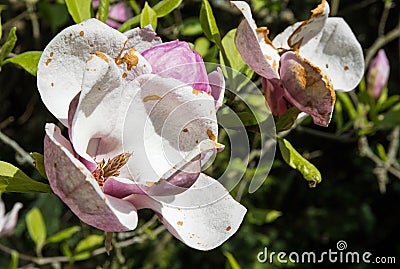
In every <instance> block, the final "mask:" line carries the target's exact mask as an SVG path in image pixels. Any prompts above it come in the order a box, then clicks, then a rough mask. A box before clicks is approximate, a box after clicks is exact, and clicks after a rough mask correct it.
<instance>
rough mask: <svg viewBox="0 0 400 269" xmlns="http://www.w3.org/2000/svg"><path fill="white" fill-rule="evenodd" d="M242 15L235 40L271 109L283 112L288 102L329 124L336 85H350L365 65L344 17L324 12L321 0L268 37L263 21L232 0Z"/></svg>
mask: <svg viewBox="0 0 400 269" xmlns="http://www.w3.org/2000/svg"><path fill="white" fill-rule="evenodd" d="M231 3H232V5H233V6H235V7H237V8H238V9H239V10H240V11H241V12H242V13H243V15H244V20H243V21H242V22H241V23H240V25H239V27H238V29H237V32H236V36H235V44H236V46H237V48H238V50H239V52H240V54H241V56H242V58H243V60H244V61H245V62H246V63H247V64H248V65H249V66H250V67H251V68H252V69H254V71H255V72H256V73H257V74H259V75H260V76H262V77H263V87H264V90H265V95H266V100H267V102H268V104H269V106H270V109H271V111H272V113H273V114H274V115H276V116H281V115H282V114H283V113H285V112H286V110H287V108H288V105H293V106H296V107H297V108H298V109H299V110H301V111H303V112H305V113H307V114H310V115H311V117H312V118H313V121H314V123H316V124H318V125H322V126H327V125H328V124H329V121H330V119H331V116H332V110H333V105H334V103H335V91H334V90H337V91H350V90H352V89H353V88H354V87H355V86H356V85H357V84H358V83H359V82H360V79H361V77H362V75H363V71H364V60H363V54H362V49H361V46H360V44H359V43H358V41H357V39H356V38H355V36H354V34H353V32H352V31H351V29H350V27H349V26H348V25H347V23H346V22H345V21H344V20H343V19H342V18H328V15H329V5H328V3H327V2H326V1H325V0H322V2H321V4H320V5H319V6H318V7H317V8H315V9H314V10H312V11H311V12H312V15H311V18H310V19H308V20H306V21H303V22H298V23H295V24H294V25H292V26H290V27H288V28H286V29H285V31H283V32H282V33H281V34H279V35H278V36H276V37H275V39H274V40H273V41H271V40H270V39H269V37H268V33H269V30H268V28H267V27H257V25H256V24H255V22H254V20H253V18H252V14H251V10H250V7H249V5H248V4H247V3H246V2H243V1H232V2H231Z"/></svg>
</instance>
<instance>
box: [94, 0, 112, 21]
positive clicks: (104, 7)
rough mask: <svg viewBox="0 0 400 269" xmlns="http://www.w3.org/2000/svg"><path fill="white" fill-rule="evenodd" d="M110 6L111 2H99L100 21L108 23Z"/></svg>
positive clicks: (107, 0)
mask: <svg viewBox="0 0 400 269" xmlns="http://www.w3.org/2000/svg"><path fill="white" fill-rule="evenodd" d="M109 6H110V1H109V0H100V2H99V9H98V11H97V12H98V14H99V20H100V21H102V22H104V23H105V22H106V20H107V16H108V7H109Z"/></svg>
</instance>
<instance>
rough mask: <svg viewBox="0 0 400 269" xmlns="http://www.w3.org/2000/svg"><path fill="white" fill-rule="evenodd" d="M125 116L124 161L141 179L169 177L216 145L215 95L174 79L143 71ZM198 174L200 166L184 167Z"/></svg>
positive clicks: (142, 182) (132, 175)
mask: <svg viewBox="0 0 400 269" xmlns="http://www.w3.org/2000/svg"><path fill="white" fill-rule="evenodd" d="M137 81H139V83H140V91H139V92H138V93H137V95H136V96H135V97H134V98H133V100H132V103H131V105H130V107H129V111H128V113H127V117H126V120H125V129H124V135H123V137H124V149H125V152H132V154H133V155H132V157H131V159H130V160H129V162H128V164H127V166H128V168H129V172H130V173H131V177H132V178H133V179H134V180H135V181H137V182H139V183H141V184H146V183H149V184H153V183H155V182H160V181H164V180H166V179H168V178H169V177H170V176H172V175H173V174H174V173H175V172H176V171H177V170H180V169H182V167H184V166H185V165H186V164H187V163H189V162H193V160H194V159H195V158H196V157H197V156H198V155H199V154H201V153H202V152H205V151H209V150H214V149H215V148H220V147H221V145H220V144H218V143H217V135H218V125H217V120H216V112H215V104H214V102H215V101H214V98H213V97H212V96H210V95H209V94H207V93H205V92H204V91H197V90H194V89H193V88H192V87H190V86H188V85H186V84H183V83H182V82H181V81H178V80H176V79H173V78H165V77H161V76H158V75H142V76H140V77H139V78H138V79H137ZM186 172H193V173H198V171H186Z"/></svg>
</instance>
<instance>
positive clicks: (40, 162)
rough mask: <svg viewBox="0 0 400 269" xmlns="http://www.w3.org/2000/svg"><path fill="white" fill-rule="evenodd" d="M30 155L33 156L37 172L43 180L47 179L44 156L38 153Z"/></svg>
mask: <svg viewBox="0 0 400 269" xmlns="http://www.w3.org/2000/svg"><path fill="white" fill-rule="evenodd" d="M29 155H31V157H32V158H33V159H34V160H35V162H34V163H33V164H34V165H35V168H36V170H37V171H38V172H39V174H40V175H41V176H42V177H43V178H45V179H47V175H46V170H45V168H44V157H43V155H42V154H40V153H37V152H31V153H30V154H29Z"/></svg>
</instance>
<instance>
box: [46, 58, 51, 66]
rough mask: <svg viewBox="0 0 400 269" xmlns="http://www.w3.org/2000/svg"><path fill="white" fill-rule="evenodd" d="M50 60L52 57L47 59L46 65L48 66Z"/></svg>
mask: <svg viewBox="0 0 400 269" xmlns="http://www.w3.org/2000/svg"><path fill="white" fill-rule="evenodd" d="M50 62H51V59H50V58H49V59H47V61H46V66H48V65H49V63H50Z"/></svg>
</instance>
